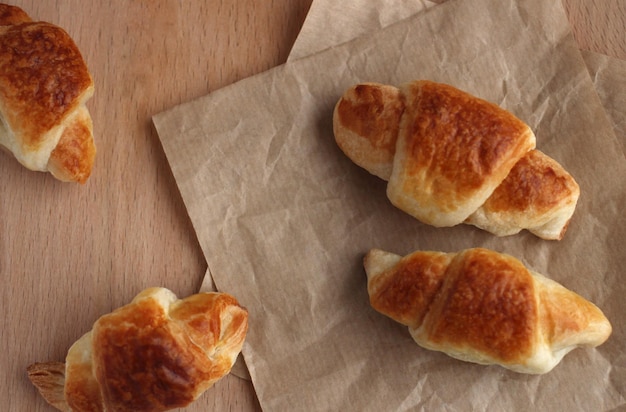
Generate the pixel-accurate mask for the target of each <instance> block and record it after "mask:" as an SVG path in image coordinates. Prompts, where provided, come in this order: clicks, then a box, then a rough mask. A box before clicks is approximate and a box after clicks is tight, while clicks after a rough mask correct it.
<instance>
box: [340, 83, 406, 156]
mask: <svg viewBox="0 0 626 412" xmlns="http://www.w3.org/2000/svg"><path fill="white" fill-rule="evenodd" d="M403 113H404V98H403V97H402V95H401V94H400V90H399V89H397V88H395V87H391V86H386V85H379V84H372V83H364V84H358V85H356V86H354V87H352V88H350V89H348V90H347V91H346V93H345V94H344V95H343V97H342V98H341V99H340V100H339V103H338V106H337V113H336V114H337V117H336V119H335V122H336V123H335V124H336V125H338V127H337V131H340V130H339V128H341V129H345V130H349V131H351V132H353V133H354V134H355V135H356V136H358V137H360V138H362V139H365V140H366V141H367V142H369V144H370V145H371V147H372V148H373V149H374V151H375V152H376V153H377V154H378V156H379V157H380V160H379V161H381V162H383V161H386V162H388V163H391V162H392V161H393V156H394V154H395V152H396V140H397V137H398V129H399V127H400V118H401V117H402V114H403ZM340 132H341V131H340ZM336 134H337V133H336ZM337 143H338V144H339V146H340V147H341V148H342V149H343V150H344V152H346V153H347V155H348V156H349V157H350V156H352V157H357V159H356V160H357V161H358V156H359V154H358V153H352V152H351V151H350V150H345V149H346V148H345V144H346V143H347V142H345V141H343V140H342V139H338V141H337ZM363 155H365V154H363ZM353 160H354V159H353Z"/></svg>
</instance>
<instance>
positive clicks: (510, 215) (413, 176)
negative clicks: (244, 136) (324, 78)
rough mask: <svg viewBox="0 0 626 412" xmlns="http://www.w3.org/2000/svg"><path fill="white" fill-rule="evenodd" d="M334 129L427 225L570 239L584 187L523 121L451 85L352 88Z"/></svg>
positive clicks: (398, 202)
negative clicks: (537, 143)
mask: <svg viewBox="0 0 626 412" xmlns="http://www.w3.org/2000/svg"><path fill="white" fill-rule="evenodd" d="M333 130H334V133H335V140H336V141H337V144H338V146H339V147H340V148H341V150H342V151H343V152H344V153H345V154H346V156H348V157H349V158H350V159H351V160H352V161H353V162H355V163H356V164H357V165H359V166H361V167H363V168H365V169H366V170H368V171H369V172H370V173H372V174H374V175H376V176H378V177H380V178H382V179H384V180H387V181H389V184H388V187H387V195H388V197H389V199H390V200H392V203H393V204H394V205H395V206H397V207H398V208H400V209H402V210H404V211H405V212H407V213H409V214H410V215H412V216H414V217H416V218H418V219H419V220H421V221H422V222H425V223H428V224H432V225H435V226H451V225H455V224H458V223H467V224H472V225H475V226H477V227H480V228H481V229H484V230H487V231H489V232H491V233H494V234H496V235H498V236H507V235H512V234H515V233H518V232H519V231H520V230H522V229H528V230H530V231H531V232H532V233H534V234H535V235H537V236H539V237H541V238H544V239H561V238H562V237H563V235H564V233H565V231H566V229H567V227H568V224H569V221H570V219H571V217H572V215H573V213H574V210H575V207H576V203H577V200H578V196H579V188H578V185H577V184H576V182H575V181H574V179H573V178H572V176H571V175H569V174H568V173H567V172H566V171H565V169H563V167H562V166H561V165H559V164H558V163H557V162H556V161H555V160H554V159H551V158H550V157H548V156H547V155H545V154H544V153H542V152H540V151H538V150H531V149H532V147H534V140H535V138H534V135H533V134H532V131H530V129H529V128H528V127H527V126H526V125H524V123H523V122H521V121H520V120H519V119H517V118H515V117H514V116H513V115H511V114H510V113H508V112H506V111H504V110H502V109H500V108H499V107H497V106H496V105H493V104H491V103H489V102H486V101H484V100H481V99H478V98H476V97H473V96H471V95H469V94H467V93H464V92H462V91H460V90H457V89H455V88H454V87H452V86H448V85H445V84H438V83H433V82H428V81H416V82H413V83H409V84H407V85H405V86H403V87H402V88H400V89H398V88H395V87H393V86H388V85H381V84H377V83H363V84H358V85H355V86H352V87H351V88H349V89H348V90H346V92H345V93H344V95H343V96H342V97H341V98H340V99H339V101H338V102H337V104H336V106H335V111H334V114H333ZM492 130H494V131H495V132H494V133H492ZM498 133H500V135H498ZM512 163H514V164H513V165H512ZM506 170H508V174H506V176H505V177H503V174H504V173H503V172H504V171H506ZM392 172H393V173H392ZM392 174H393V178H392ZM498 182H499V183H498Z"/></svg>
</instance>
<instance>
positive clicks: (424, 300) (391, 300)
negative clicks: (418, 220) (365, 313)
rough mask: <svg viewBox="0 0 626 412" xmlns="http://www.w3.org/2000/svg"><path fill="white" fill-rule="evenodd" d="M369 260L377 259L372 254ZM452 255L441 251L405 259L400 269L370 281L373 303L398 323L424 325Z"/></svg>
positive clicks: (412, 325)
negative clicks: (423, 321) (425, 317)
mask: <svg viewBox="0 0 626 412" xmlns="http://www.w3.org/2000/svg"><path fill="white" fill-rule="evenodd" d="M365 259H366V261H365V262H364V265H365V266H366V267H368V266H369V265H370V262H367V260H368V259H375V257H374V256H373V255H372V254H371V253H370V254H368V255H367V256H366V258H365ZM450 260H451V255H449V254H447V253H440V252H421V253H414V254H411V255H408V256H405V257H403V258H402V260H401V262H400V264H399V265H398V266H395V267H393V268H392V269H390V270H387V271H385V272H384V273H381V274H379V275H378V276H376V278H374V279H372V281H370V282H368V284H367V288H368V292H369V295H370V304H371V305H372V307H373V308H374V309H376V310H377V311H379V312H381V313H384V314H386V315H387V316H389V317H390V318H392V319H393V320H395V321H396V322H400V323H402V324H403V325H406V326H410V327H418V326H419V325H421V324H422V320H423V318H424V315H426V313H427V312H428V310H429V308H430V305H431V303H432V301H433V298H434V296H435V294H436V293H437V292H439V288H441V285H442V283H443V279H444V274H445V271H446V269H447V267H448V265H449V264H450Z"/></svg>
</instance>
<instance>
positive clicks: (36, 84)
mask: <svg viewBox="0 0 626 412" xmlns="http://www.w3.org/2000/svg"><path fill="white" fill-rule="evenodd" d="M93 90H94V86H93V80H92V78H91V75H90V73H89V71H88V69H87V66H86V65H85V62H84V60H83V58H82V56H81V54H80V51H79V50H78V48H77V47H76V44H75V43H74V41H73V40H72V39H71V38H70V36H69V35H68V34H67V33H66V32H65V31H64V30H63V29H61V28H60V27H57V26H55V25H53V24H50V23H45V22H32V21H31V19H30V17H28V15H27V14H26V13H25V12H24V11H23V10H21V9H19V8H17V7H14V6H8V5H6V4H0V145H2V146H3V147H4V148H6V149H7V150H8V151H9V152H11V153H12V154H13V155H14V156H15V158H16V159H17V160H18V161H19V162H20V163H21V164H22V165H24V166H25V167H27V168H28V169H31V170H36V171H49V172H50V173H52V175H53V176H55V177H56V178H57V179H59V180H63V181H75V182H80V183H85V182H86V181H87V179H88V178H89V176H90V174H91V169H92V167H93V163H94V159H95V154H96V149H95V144H94V140H93V126H92V121H91V116H90V114H89V111H88V110H87V107H86V106H85V102H86V101H87V100H88V99H89V98H90V97H91V96H92V95H93Z"/></svg>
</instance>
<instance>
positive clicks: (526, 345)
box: [364, 248, 612, 374]
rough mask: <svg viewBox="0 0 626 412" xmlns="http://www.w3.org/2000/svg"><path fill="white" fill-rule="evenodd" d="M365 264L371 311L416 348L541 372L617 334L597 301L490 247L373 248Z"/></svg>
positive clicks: (534, 372)
mask: <svg viewBox="0 0 626 412" xmlns="http://www.w3.org/2000/svg"><path fill="white" fill-rule="evenodd" d="M364 266H365V271H366V273H367V278H368V283H367V288H368V293H369V296H370V303H371V305H372V307H373V308H374V309H376V310H377V311H378V312H380V313H382V314H384V315H386V316H388V317H390V318H391V319H393V320H395V321H397V322H399V323H401V324H403V325H406V326H408V327H409V332H410V334H411V336H412V337H413V339H414V340H415V341H416V342H417V344H418V345H420V346H422V347H424V348H426V349H430V350H435V351H440V352H444V353H446V354H447V355H449V356H452V357H454V358H457V359H460V360H464V361H468V362H475V363H479V364H495V365H500V366H503V367H505V368H507V369H510V370H513V371H515V372H520V373H530V374H543V373H547V372H549V371H550V370H552V369H553V368H554V367H555V366H556V365H557V364H558V363H559V362H560V361H561V360H562V358H563V357H564V356H565V355H566V354H567V353H568V352H570V351H571V350H573V349H575V348H577V347H581V346H584V347H595V346H598V345H600V344H602V343H603V342H604V341H606V340H607V339H608V337H609V335H610V334H611V331H612V328H611V324H610V323H609V321H608V320H607V318H606V317H605V316H604V314H603V313H602V311H601V310H600V309H599V308H598V307H597V306H595V305H594V304H593V303H591V302H589V301H588V300H586V299H584V298H583V297H581V296H579V295H578V294H576V293H574V292H572V291H570V290H568V289H566V288H565V287H564V286H562V285H560V284H559V283H557V282H555V281H553V280H550V279H548V278H547V277H545V276H542V275H540V274H539V273H536V272H534V271H532V270H530V269H527V268H526V267H525V266H524V265H523V264H522V262H520V261H519V260H518V259H516V258H514V257H512V256H509V255H506V254H501V253H498V252H495V251H492V250H488V249H482V248H476V249H467V250H463V251H461V252H459V253H442V252H431V251H417V252H414V253H412V254H409V255H407V256H404V257H401V256H398V255H396V254H394V253H389V252H385V251H382V250H379V249H373V250H371V251H370V252H369V253H368V254H367V255H366V256H365V259H364Z"/></svg>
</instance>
